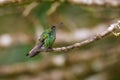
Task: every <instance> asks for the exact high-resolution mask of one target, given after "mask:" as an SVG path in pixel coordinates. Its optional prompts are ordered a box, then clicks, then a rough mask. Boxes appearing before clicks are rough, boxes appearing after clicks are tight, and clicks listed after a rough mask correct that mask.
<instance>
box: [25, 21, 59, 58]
mask: <svg viewBox="0 0 120 80" xmlns="http://www.w3.org/2000/svg"><path fill="white" fill-rule="evenodd" d="M60 24H61V23H60ZM56 26H59V24H57V25H56ZM56 26H51V27H50V28H49V29H47V30H45V31H44V32H43V33H42V34H41V35H40V38H39V39H38V40H37V43H36V45H35V46H34V47H33V49H32V50H31V51H30V52H29V53H28V54H27V55H26V56H29V57H34V56H36V55H37V54H38V53H40V51H38V50H40V49H43V48H44V49H45V50H48V49H52V46H53V43H54V42H55V39H56Z"/></svg>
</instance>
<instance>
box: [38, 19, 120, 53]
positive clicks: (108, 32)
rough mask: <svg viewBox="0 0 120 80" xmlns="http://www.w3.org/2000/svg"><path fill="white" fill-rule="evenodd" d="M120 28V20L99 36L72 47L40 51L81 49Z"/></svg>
mask: <svg viewBox="0 0 120 80" xmlns="http://www.w3.org/2000/svg"><path fill="white" fill-rule="evenodd" d="M118 26H120V20H118V21H117V22H116V23H113V24H111V25H110V26H109V27H108V28H107V29H106V30H105V31H103V32H101V33H100V34H97V35H95V36H93V37H91V38H89V39H87V40H84V41H82V42H79V43H75V44H73V45H70V46H66V47H60V48H53V49H52V50H44V49H40V50H38V51H39V52H41V51H43V52H45V51H47V52H48V51H55V52H59V51H68V50H70V49H73V48H77V47H81V46H83V45H86V44H89V43H92V42H95V41H97V40H101V39H102V38H104V37H105V36H107V35H109V34H110V33H111V32H113V31H114V30H115V29H118V28H117V27H118Z"/></svg>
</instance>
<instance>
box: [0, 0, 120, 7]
mask: <svg viewBox="0 0 120 80" xmlns="http://www.w3.org/2000/svg"><path fill="white" fill-rule="evenodd" d="M34 1H37V2H39V3H40V2H50V1H51V2H54V1H55V0H2V1H0V6H3V5H13V4H24V3H32V2H34ZM60 1H61V2H63V1H62V0H60ZM68 2H69V3H75V4H80V5H88V6H92V5H95V6H109V7H120V1H119V0H68Z"/></svg>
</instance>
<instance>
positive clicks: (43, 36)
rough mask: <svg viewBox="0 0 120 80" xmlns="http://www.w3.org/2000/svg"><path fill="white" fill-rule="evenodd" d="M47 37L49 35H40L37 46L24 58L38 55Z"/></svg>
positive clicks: (44, 33)
mask: <svg viewBox="0 0 120 80" xmlns="http://www.w3.org/2000/svg"><path fill="white" fill-rule="evenodd" d="M48 36H49V35H48V33H47V32H43V33H42V34H41V36H40V38H39V40H38V42H37V44H36V45H35V46H34V48H33V49H32V50H31V51H30V52H29V53H28V54H27V55H26V56H29V57H33V56H35V55H37V54H38V53H39V51H38V50H39V49H40V48H41V47H42V46H43V45H44V41H45V39H46V38H47V37H48Z"/></svg>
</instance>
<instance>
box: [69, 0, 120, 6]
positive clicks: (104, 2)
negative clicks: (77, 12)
mask: <svg viewBox="0 0 120 80" xmlns="http://www.w3.org/2000/svg"><path fill="white" fill-rule="evenodd" d="M68 1H69V2H71V3H75V4H80V5H88V6H91V5H95V6H110V7H120V1H119V0H68Z"/></svg>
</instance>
